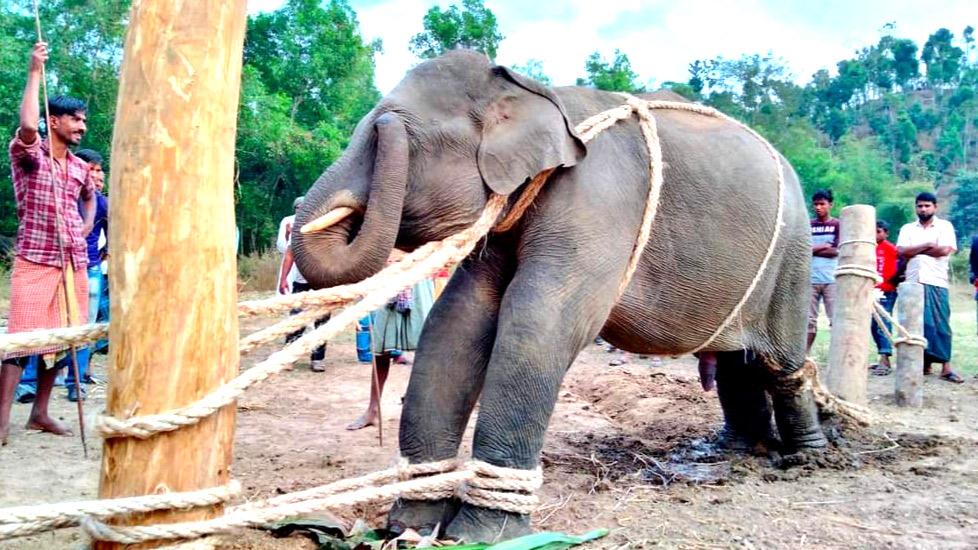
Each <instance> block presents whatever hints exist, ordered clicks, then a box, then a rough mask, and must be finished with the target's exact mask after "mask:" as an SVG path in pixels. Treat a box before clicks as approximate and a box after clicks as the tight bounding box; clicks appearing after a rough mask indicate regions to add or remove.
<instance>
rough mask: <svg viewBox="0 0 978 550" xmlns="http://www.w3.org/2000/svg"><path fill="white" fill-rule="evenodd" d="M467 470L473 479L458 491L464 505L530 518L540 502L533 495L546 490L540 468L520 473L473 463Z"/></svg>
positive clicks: (478, 462)
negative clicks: (541, 489)
mask: <svg viewBox="0 0 978 550" xmlns="http://www.w3.org/2000/svg"><path fill="white" fill-rule="evenodd" d="M466 468H467V469H468V470H469V471H470V472H472V473H473V474H474V477H473V478H472V479H469V480H467V481H466V482H465V483H463V484H462V485H461V486H460V487H459V490H458V497H459V498H460V499H461V500H462V501H463V502H467V503H469V504H472V505H473V506H481V507H483V508H491V509H494V510H503V511H506V512H511V513H514V514H530V513H532V512H533V511H534V510H535V509H536V508H537V507H538V506H539V504H540V499H539V498H537V496H536V495H535V494H533V493H534V492H535V491H536V490H537V489H539V488H540V487H541V486H543V472H542V470H541V469H540V468H539V467H538V468H536V469H533V470H521V469H516V468H503V467H501V466H494V465H492V464H489V463H488V462H482V461H478V460H473V461H470V462H468V463H467V464H466Z"/></svg>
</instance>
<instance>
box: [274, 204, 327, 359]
mask: <svg viewBox="0 0 978 550" xmlns="http://www.w3.org/2000/svg"><path fill="white" fill-rule="evenodd" d="M302 199H303V197H299V198H297V199H295V201H293V203H292V208H294V209H295V210H299V206H301V205H302ZM294 223H295V215H292V216H286V217H284V218H282V223H280V224H279V231H278V241H277V242H276V246H277V247H278V250H279V252H281V253H282V254H283V256H282V265H281V266H279V271H278V293H279V294H295V293H299V292H306V291H307V290H312V286H310V285H309V282H308V281H306V278H305V277H303V276H302V273H301V272H299V267H298V266H297V265H295V262H294V261H293V260H292V247H291V246H290V244H291V243H292V234H293V232H294V231H295V230H296V228H295V227H293V224H294ZM300 311H302V310H299V309H293V310H292V311H291V312H290V314H291V315H295V314H297V313H299V312H300ZM326 321H329V314H326V315H324V316H322V317H320V318H319V319H317V320H316V326H317V327H318V326H320V325H322V324H324V323H325V322H326ZM303 332H305V329H299V330H297V331H296V332H293V333H292V334H290V335H289V336H287V337H286V338H285V343H286V344H288V343H291V342H293V341H295V340H297V339H298V338H299V337H300V336H302V333H303ZM309 368H310V369H311V370H312V371H313V372H324V371H325V370H326V344H323V345H321V346H319V347H317V348H316V349H314V350H312V355H310V357H309Z"/></svg>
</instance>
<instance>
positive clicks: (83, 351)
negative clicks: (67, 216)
mask: <svg viewBox="0 0 978 550" xmlns="http://www.w3.org/2000/svg"><path fill="white" fill-rule="evenodd" d="M75 156H77V157H78V158H80V159H82V160H84V161H85V162H87V163H88V170H89V173H90V174H91V179H92V183H93V184H94V186H95V200H96V203H95V225H94V226H93V227H92V232H91V233H89V234H88V236H87V237H86V238H85V241H86V243H87V245H88V322H89V323H94V322H95V320H96V319H97V318H98V312H99V305H100V303H101V301H102V297H103V292H102V290H103V287H104V286H105V284H106V283H107V281H106V280H105V277H104V276H103V275H102V260H103V259H104V258H105V256H106V254H107V252H108V241H109V199H107V198H106V197H105V195H103V194H102V190H103V189H104V188H105V172H104V171H103V170H102V155H100V154H98V153H97V152H95V151H92V150H91V149H81V150H79V151H76V152H75ZM103 236H104V241H102V242H104V243H105V244H104V246H99V241H100V240H102V238H103ZM91 352H92V349H91V348H80V349H79V350H78V376H80V377H81V379H82V382H89V381H91V375H90V374H88V372H87V371H88V364H89V359H90V358H91ZM67 361H68V362H70V361H71V359H67ZM65 386H67V388H68V399H69V400H71V401H76V400H77V399H78V398H79V397H81V399H83V400H84V399H85V390H84V388H82V395H81V396H78V395H77V394H76V392H75V373H74V369H68V376H67V377H66V379H65Z"/></svg>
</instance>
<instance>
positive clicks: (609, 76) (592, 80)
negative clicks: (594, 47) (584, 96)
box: [577, 49, 645, 93]
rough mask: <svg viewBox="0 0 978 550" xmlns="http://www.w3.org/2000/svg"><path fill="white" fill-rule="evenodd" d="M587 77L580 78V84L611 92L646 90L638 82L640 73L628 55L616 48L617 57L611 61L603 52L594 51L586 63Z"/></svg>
mask: <svg viewBox="0 0 978 550" xmlns="http://www.w3.org/2000/svg"><path fill="white" fill-rule="evenodd" d="M584 68H585V70H586V71H587V75H588V76H587V78H586V79H585V78H578V79H577V85H578V86H592V87H594V88H597V89H599V90H605V91H609V92H628V93H639V92H644V91H645V87H644V86H642V85H641V84H639V83H638V82H637V80H638V74H636V73H635V71H633V70H632V64H631V62H629V61H628V56H627V55H625V54H623V53H621V51H620V50H617V49H616V50H615V57H614V59H613V60H611V61H610V62H608V61H605V60H604V58H602V57H601V54H600V53H598V52H594V53H592V54H591V56H590V57H588V58H587V62H586V63H585V64H584Z"/></svg>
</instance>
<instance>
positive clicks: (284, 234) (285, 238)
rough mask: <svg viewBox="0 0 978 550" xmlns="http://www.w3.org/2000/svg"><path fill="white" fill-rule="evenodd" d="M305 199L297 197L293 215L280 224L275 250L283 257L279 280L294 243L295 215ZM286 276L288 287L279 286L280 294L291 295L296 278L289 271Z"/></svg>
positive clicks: (283, 219)
mask: <svg viewBox="0 0 978 550" xmlns="http://www.w3.org/2000/svg"><path fill="white" fill-rule="evenodd" d="M303 198H304V197H296V199H295V200H294V201H292V215H291V216H285V217H284V218H282V221H281V222H279V224H278V238H277V239H275V248H277V249H278V253H279V254H281V255H282V262H281V263H280V264H279V271H278V279H277V280H279V279H281V278H282V275H283V272H282V271H283V270H282V268H283V266H284V265H285V252H286V250H288V248H289V242H291V241H292V225H293V224H294V223H295V213H296V212H298V211H299V207H300V206H302V199H303ZM284 274H285V275H286V277H287V279H286V282H287V283H288V285H287V286H286V287H285V288H282V286H281V285H279V288H278V289H277V291H278V293H279V294H289V293H291V292H292V283H294V282H295V277H294V276H293V275H292V274H291V273H290V272H289V271H285V273H284Z"/></svg>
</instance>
